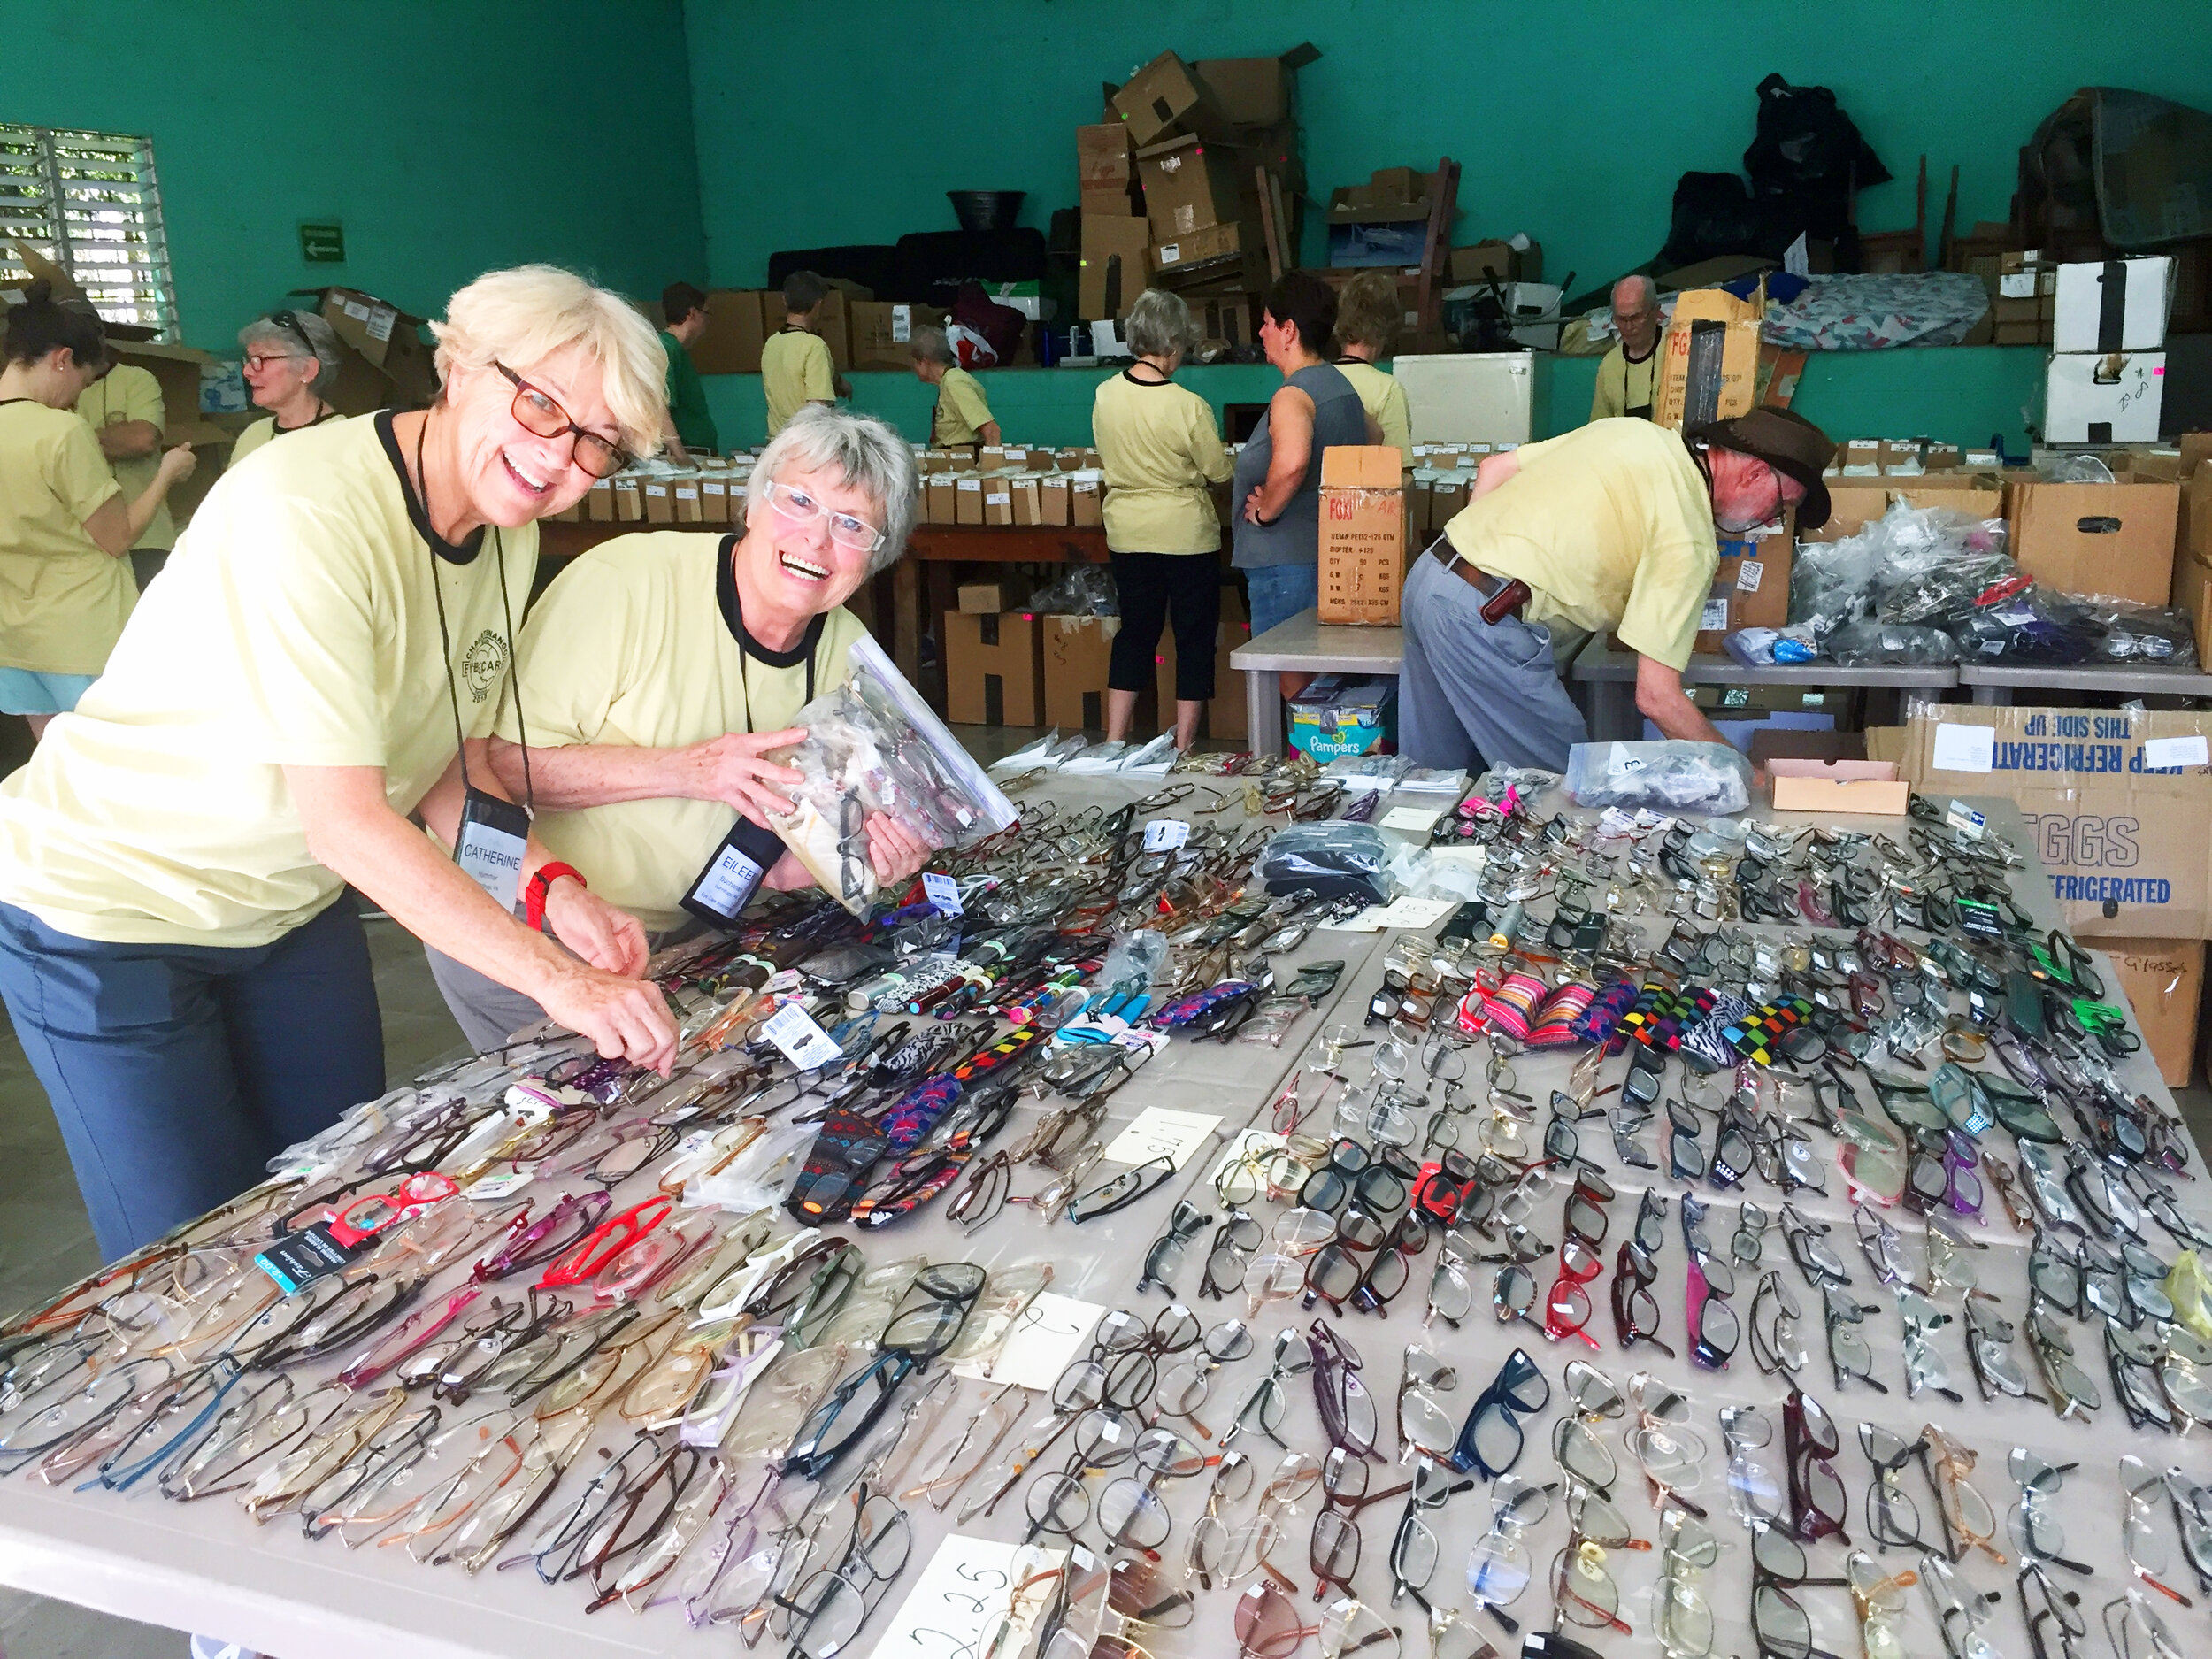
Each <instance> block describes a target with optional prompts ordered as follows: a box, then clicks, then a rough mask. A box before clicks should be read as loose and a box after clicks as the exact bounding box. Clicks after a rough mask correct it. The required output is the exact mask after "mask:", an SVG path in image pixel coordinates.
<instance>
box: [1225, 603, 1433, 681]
mask: <svg viewBox="0 0 2212 1659" xmlns="http://www.w3.org/2000/svg"><path fill="white" fill-rule="evenodd" d="M1404 663H1405V631H1404V630H1403V629H1402V628H1354V627H1343V626H1336V625H1333V624H1324V623H1323V622H1321V621H1320V620H1319V618H1318V616H1317V613H1316V612H1314V611H1300V612H1299V613H1298V614H1297V615H1296V616H1294V617H1293V618H1291V619H1290V620H1289V621H1287V622H1279V623H1277V624H1276V625H1275V626H1273V627H1271V628H1270V629H1268V631H1267V632H1266V633H1264V634H1260V635H1258V636H1256V638H1254V639H1252V640H1250V641H1247V642H1246V643H1245V644H1242V645H1240V646H1238V647H1237V649H1235V650H1233V651H1232V652H1230V653H1229V666H1230V667H1232V668H1233V669H1235V670H1236V671H1237V672H1240V673H1243V672H1248V671H1250V670H1253V669H1279V670H1288V671H1290V672H1294V673H1295V672H1311V673H1317V674H1327V673H1339V674H1394V673H1397V672H1399V671H1400V669H1401V668H1402V666H1403V665H1404Z"/></svg>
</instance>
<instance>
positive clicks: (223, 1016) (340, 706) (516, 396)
mask: <svg viewBox="0 0 2212 1659" xmlns="http://www.w3.org/2000/svg"><path fill="white" fill-rule="evenodd" d="M437 362H438V368H439V371H440V373H441V375H442V380H443V382H444V390H443V392H442V394H441V396H440V398H439V401H438V403H436V404H435V405H434V406H433V407H432V408H431V409H429V410H427V411H413V412H409V413H405V414H397V415H395V414H393V413H391V412H389V411H386V412H385V413H383V414H380V415H377V416H375V417H373V418H367V419H360V420H349V421H338V422H333V423H332V424H330V425H328V426H321V427H318V428H317V429H315V430H314V431H311V432H303V433H297V434H294V435H292V436H290V437H288V438H287V439H285V441H284V442H281V443H279V444H274V445H272V446H271V447H270V448H269V449H267V450H266V452H265V453H264V454H262V455H259V456H257V457H254V458H253V459H252V461H251V462H250V464H249V465H245V466H242V467H240V468H237V469H235V470H234V471H232V472H227V473H226V474H225V475H224V476H223V477H222V478H221V479H219V480H217V482H216V484H215V487H214V488H212V489H211V490H210V491H209V492H208V496H207V499H206V501H205V502H204V503H202V504H201V507H200V509H199V511H198V512H197V513H196V514H195V515H194V518H193V522H192V526H191V528H190V530H189V532H188V534H187V535H186V538H185V546H186V549H187V550H186V554H185V557H181V558H179V559H178V560H177V561H176V562H175V564H174V565H173V566H172V567H171V568H170V569H169V570H168V571H167V572H165V573H164V574H163V576H162V579H161V580H159V581H158V582H157V583H156V584H155V585H154V588H153V591H152V592H150V594H148V595H147V596H146V599H145V602H144V603H142V604H141V605H140V606H139V608H138V610H137V612H136V614H135V615H134V618H133V620H132V624H131V626H129V627H128V628H127V629H126V630H125V632H124V634H123V638H122V640H121V641H120V642H119V644H118V645H117V647H116V649H115V654H114V657H112V659H111V661H110V663H109V664H108V672H106V674H105V675H104V676H103V677H102V679H101V680H100V682H99V683H98V684H97V685H96V686H95V687H93V688H92V690H91V691H90V692H88V694H87V695H86V696H85V698H84V700H83V703H81V705H80V707H79V709H78V710H77V712H76V713H74V714H73V715H70V716H69V717H67V718H65V719H61V720H58V721H57V722H56V723H55V725H54V726H53V728H52V730H51V731H50V732H49V733H48V734H47V740H46V741H45V742H44V743H42V744H41V745H40V748H39V751H38V753H37V755H36V756H35V757H34V758H33V759H32V761H31V763H30V764H29V765H27V766H26V767H24V768H23V769H22V770H21V771H19V772H16V773H15V774H14V775H13V776H12V777H11V778H9V779H8V780H6V782H5V783H4V784H0V997H4V999H5V1001H6V1002H7V1006H8V1011H9V1013H10V1014H11V1015H12V1017H13V1018H14V1021H15V1029H16V1033H17V1035H18V1036H19V1038H20V1039H21V1041H22V1044H23V1048H24V1052H25V1054H26V1056H27V1057H28V1058H29V1060H30V1063H31V1065H32V1068H33V1070H35V1071H36V1072H37V1073H38V1077H39V1080H40V1081H41V1082H42V1083H43V1084H44V1085H45V1086H46V1090H47V1094H48V1095H49V1096H50V1098H51V1100H52V1102H53V1105H54V1110H55V1114H56V1116H57V1117H58V1118H59V1119H60V1122H61V1126H62V1133H63V1137H64V1139H65V1141H66V1143H67V1145H68V1148H69V1155H70V1161H71V1163H72V1164H73V1165H74V1166H75V1169H76V1171H77V1179H78V1185H79V1187H81V1190H82V1191H83V1194H84V1196H85V1202H86V1203H87V1205H88V1208H89V1209H90V1210H91V1212H92V1220H93V1227H94V1231H95V1232H96V1234H97V1235H98V1238H99V1241H100V1247H101V1248H102V1250H103V1252H104V1253H105V1254H106V1255H107V1256H111V1257H112V1256H116V1255H119V1253H121V1252H123V1251H125V1250H127V1249H129V1248H132V1247H134V1246H135V1245H138V1244H141V1243H143V1242H144V1241H145V1240H149V1239H151V1238H154V1237H156V1236H157V1235H159V1234H160V1233H164V1232H165V1231H167V1230H168V1229H169V1228H171V1227H173V1226H175V1225H177V1224H179V1223H180V1222H181V1221H184V1220H186V1219H187V1218H188V1217H192V1216H195V1215H196V1214H198V1213H200V1212H201V1211H202V1210H205V1209H207V1208H208V1207H209V1206H211V1205H212V1204H214V1203H216V1202H219V1201H220V1200H222V1199H224V1198H226V1197H227V1196H229V1195H230V1194H234V1193H236V1192H238V1191H239V1190H241V1189H242V1188H244V1187H249V1186H250V1185H252V1184H253V1183H254V1182H256V1181H257V1180H259V1179H263V1177H264V1176H265V1173H266V1166H267V1162H268V1160H269V1159H270V1158H271V1157H272V1156H274V1155H275V1154H276V1153H278V1152H279V1151H280V1150H282V1149H283V1148H285V1147H286V1146H288V1145H289V1144H291V1143H293V1142H295V1141H299V1140H301V1139H303V1138H304V1137H306V1136H309V1135H311V1134H314V1133H318V1132H319V1131H320V1130H322V1129H323V1128H326V1126H328V1125H329V1124H330V1123H332V1122H333V1121H334V1119H335V1118H337V1117H338V1115H339V1114H340V1113H341V1112H342V1111H343V1110H345V1109H346V1108H347V1107H349V1106H350V1105H352V1104H354V1103H355V1102H358V1101H362V1100H366V1099H369V1098H372V1097H373V1096H374V1095H376V1094H380V1093H381V1092H382V1090H383V1087H384V1060H383V1042H382V1033H381V1032H380V1029H379V1020H378V1017H377V1006H376V991H375V986H374V983H373V980H372V979H371V977H370V972H369V957H368V949H367V945H366V942H365V939H364V937H363V935H362V932H361V924H360V921H359V919H358V918H357V916H356V915H355V912H354V909H353V907H352V905H351V904H349V903H348V902H343V898H342V895H343V892H344V888H345V886H346V884H347V883H349V882H350V883H351V884H352V885H353V886H355V887H358V888H359V889H360V890H361V891H362V892H363V893H364V894H365V895H367V896H368V897H369V899H370V900H371V901H372V902H373V903H375V904H376V905H378V906H379V907H380V908H381V909H383V910H385V911H387V912H388V914H389V915H390V916H391V917H392V918H393V919H394V920H395V921H396V922H398V923H399V924H400V925H401V926H403V927H405V928H407V929H408V931H410V932H411V933H415V934H416V935H418V936H419V937H420V938H422V939H423V940H425V941H429V942H432V943H434V944H436V945H438V946H439V947H440V948H441V949H445V950H447V951H449V952H451V953H452V954H453V955H455V956H458V957H460V958H461V959H462V960H464V961H466V962H469V963H471V964H472V965H474V966H476V967H478V968H479V969H480V970H482V971H484V972H489V973H491V974H493V975H495V976H496V977H498V978H501V979H503V980H505V981H507V982H509V983H511V984H513V985H516V986H518V987H524V988H526V989H527V990H528V991H529V992H531V994H532V995H534V996H535V997H536V999H537V1000H538V1001H539V1002H541V1003H542V1004H543V1005H544V1006H545V1007H546V1008H547V1009H548V1010H550V1011H551V1012H552V1013H553V1015H554V1016H555V1017H556V1018H558V1019H560V1020H561V1021H562V1023H563V1024H565V1025H569V1026H571V1027H572V1028H573V1029H574V1030H576V1031H578V1032H580V1033H583V1034H584V1035H586V1036H587V1037H588V1038H589V1039H591V1041H593V1043H594V1044H595V1046H596V1047H597V1048H599V1050H600V1052H601V1053H603V1054H605V1055H608V1056H617V1055H619V1056H627V1057H629V1058H631V1059H632V1060H634V1061H636V1062H638V1063H640V1064H646V1065H650V1066H657V1067H663V1068H664V1067H665V1066H666V1065H667V1064H668V1062H669V1061H670V1059H671V1057H672V1055H673V1053H674V1048H675V1027H674V1025H673V1024H672V1022H671V1020H670V1018H669V1016H668V1011H667V1009H666V1007H665V1006H664V1003H663V1002H662V1001H661V998H660V995H659V993H658V992H657V991H656V990H654V989H653V988H652V987H650V986H649V985H646V984H642V983H641V982H640V981H639V979H637V978H636V977H635V976H636V975H637V974H638V973H639V972H640V971H641V969H642V967H643V965H644V961H645V937H644V933H643V930H642V929H641V928H640V927H639V926H638V924H637V922H636V921H635V919H634V918H631V917H628V916H625V915H623V914H622V913H621V912H619V911H618V910H614V909H613V908H612V907H611V906H610V905H609V904H608V903H607V902H605V901H604V900H603V899H602V898H600V897H599V896H598V895H595V894H592V893H589V892H588V891H586V889H585V887H584V885H583V882H582V879H579V878H576V876H575V872H572V871H568V870H565V869H564V868H563V867H562V866H560V865H558V864H554V863H550V862H549V860H548V858H547V855H546V853H545V851H544V849H543V848H542V847H541V846H540V845H538V844H537V842H536V841H535V840H534V838H533V837H529V836H528V835H527V834H526V819H524V818H522V814H521V812H520V811H519V810H518V809H517V808H515V807H513V806H511V805H509V804H507V803H505V802H504V801H503V800H502V799H501V798H500V782H499V777H498V774H497V772H495V770H494V768H493V766H492V764H491V762H490V759H489V757H488V755H487V753H486V752H485V748H484V743H485V740H486V738H487V737H488V734H489V733H490V731H491V726H492V721H493V718H494V715H495V712H496V710H498V707H499V699H500V694H501V690H502V687H503V685H504V683H505V681H506V680H507V677H508V675H507V670H508V665H509V662H510V660H511V649H510V648H509V643H508V642H509V640H510V639H511V634H512V624H513V621H514V618H515V617H516V615H517V613H518V612H519V611H520V610H521V608H522V605H523V603H524V601H525V599H526V595H528V594H529V591H530V580H531V575H532V572H534V569H535V567H536V564H537V546H538V538H537V526H536V520H537V519H539V518H543V517H544V516H546V515H547V514H549V513H552V512H557V511H561V510H562V509H564V508H565V507H567V506H569V505H571V504H572V503H575V502H577V501H579V500H580V499H581V498H582V496H583V494H584V492H585V490H586V489H588V488H589V487H590V485H591V482H592V480H593V479H594V478H595V477H599V476H603V475H605V474H607V473H611V472H613V471H615V470H616V468H617V467H618V466H619V465H621V464H622V462H623V461H624V459H625V451H626V450H628V449H650V447H651V446H652V445H653V444H654V442H656V441H657V436H658V434H659V431H660V414H661V377H662V374H663V373H664V369H665V366H666V365H665V364H664V360H663V358H662V357H661V351H660V345H659V342H657V341H656V340H655V339H654V338H653V331H652V328H651V326H650V325H649V324H648V323H647V322H646V321H645V320H644V319H642V318H641V317H640V316H639V315H638V314H637V312H636V311H634V310H632V309H631V307H630V305H629V303H628V302H626V300H624V299H623V298H622V296H619V295H617V294H611V293H609V292H607V291H606V290H604V289H601V288H593V287H592V286H591V285H590V284H588V283H587V282H585V281H584V280H582V279H581V278H580V277H576V276H573V275H571V274H570V273H567V272H565V271H557V270H554V269H553V268H551V267H550V266H545V265H535V266H525V267H523V268H521V269H519V270H513V271H499V272H493V273H489V274H488V275H486V276H483V277H480V278H479V279H478V280H476V281H474V282H472V283H471V284H470V285H469V286H468V287H466V288H463V289H462V290H461V291H460V292H459V293H457V294H456V295H455V296H453V298H452V300H451V302H450V303H449V308H448V320H447V321H445V322H444V323H442V324H440V325H439V326H438V354H437ZM80 430H81V428H80ZM526 712H527V710H525V713H526ZM411 813H419V815H420V816H421V818H422V820H423V822H424V823H425V824H426V825H427V826H428V827H429V829H430V831H431V833H430V834H428V835H426V834H425V833H423V832H422V830H420V829H419V828H417V827H415V826H412V825H411V824H410V822H409V821H408V818H409V814H411ZM507 826H511V827H507ZM464 830H465V838H464V837H463V831H464ZM457 841H459V842H460V844H461V849H462V852H463V856H465V858H466V859H467V861H468V862H467V864H463V863H462V862H460V861H458V860H457V859H456V858H455V857H454V856H449V854H448V853H447V852H446V850H445V848H446V847H449V846H454V845H455V844H456V843H457ZM495 890H496V893H497V896H496V897H495V896H493V895H494V891H495ZM525 895H527V897H528V901H529V908H530V910H531V913H532V914H533V916H534V917H535V916H537V915H538V914H540V913H542V916H543V918H544V921H545V922H546V924H547V925H549V926H550V928H551V929H552V931H553V932H554V933H555V934H556V935H557V938H558V939H559V940H560V941H561V944H557V943H556V942H555V941H554V940H552V939H548V938H546V937H544V936H542V935H541V933H539V932H537V931H535V930H534V929H533V928H530V927H526V926H523V925H522V924H521V923H519V922H518V921H517V920H516V919H515V918H514V917H513V915H512V914H511V910H510V906H511V904H512V903H513V902H515V901H516V900H518V899H519V898H523V897H524V896H525ZM563 944H565V945H567V946H570V947H572V948H573V949H575V950H576V951H577V952H578V953H580V956H582V958H583V960H581V961H580V960H579V959H578V957H577V956H572V955H571V954H570V952H569V950H567V949H562V945H563Z"/></svg>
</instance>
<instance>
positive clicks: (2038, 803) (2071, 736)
mask: <svg viewBox="0 0 2212 1659" xmlns="http://www.w3.org/2000/svg"><path fill="white" fill-rule="evenodd" d="M1984 731H1986V732H1987V735H1986V736H1985V735H1983V733H1984ZM2176 740H2180V741H2176ZM1985 745H1986V748H1985ZM1873 749H1874V745H1873V743H1872V742H1871V741H1870V742H1869V744H1868V751H1869V753H1872V752H1873ZM1985 766H1986V769H1985ZM1900 770H1901V774H1902V775H1903V776H1904V777H1905V778H1906V779H1907V780H1909V782H1910V783H1911V784H1912V785H1913V787H1915V788H1916V789H1918V790H1919V791H1920V792H1921V793H1922V794H1923V795H1934V796H1937V797H1938V798H1939V799H1948V798H1950V797H1952V796H1973V795H2002V796H2005V797H2008V798H2009V799H2010V800H2012V801H2013V802H2014V803H2016V804H2017V805H2018V806H2019V809H2020V810H2021V813H2022V814H2023V815H2024V817H2025V818H2026V819H2027V822H2028V829H2029V833H2030V838H2031V840H2032V844H2033V846H2034V849H2035V851H2036V853H2037V855H2038V856H2039V857H2040V858H2041V859H2042V861H2043V866H2044V868H2045V870H2046V871H2047V872H2049V879H2050V881H2051V890H2052V896H2053V897H2054V898H2055V899H2056V901H2057V903H2058V910H2059V914H2060V918H2061V919H2062V922H2063V923H2064V925H2065V926H2066V927H2067V928H2068V929H2069V930H2070V931H2071V932H2072V933H2076V934H2079V935H2083V936H2088V935H2091V934H2095V935H2099V936H2112V935H2118V936H2123V937H2131V938H2145V937H2147V938H2154V939H2203V938H2206V937H2208V936H2212V837H2208V836H2207V835H2206V834H2205V833H2204V826H2205V825H2206V823H2207V822H2208V821H2212V713H2193V714H2170V713H2144V712H2135V713H2131V712H2128V711H2125V710H2108V709H2035V708H1977V707H1973V706H1971V705H1969V704H1965V703H1948V704H1946V705H1944V706H1943V708H1942V709H1941V710H1940V713H1939V718H1922V719H1917V720H1915V721H1914V722H1913V723H1912V725H1911V726H1910V727H1909V735H1908V737H1907V739H1906V746H1905V759H1904V764H1903V765H1902V767H1901V769H1900Z"/></svg>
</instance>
